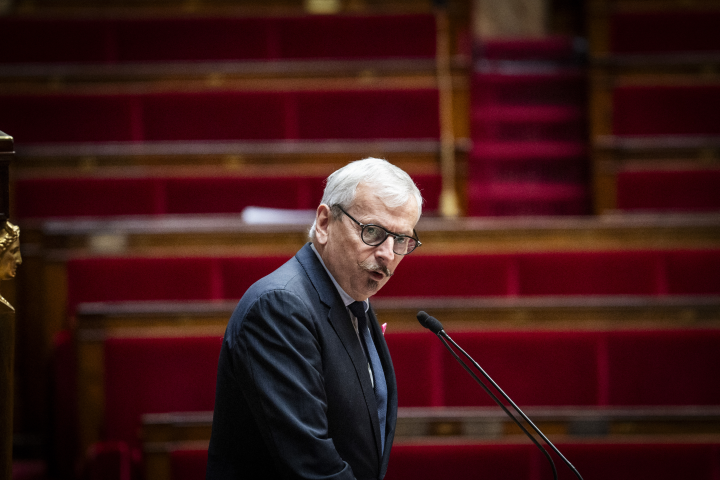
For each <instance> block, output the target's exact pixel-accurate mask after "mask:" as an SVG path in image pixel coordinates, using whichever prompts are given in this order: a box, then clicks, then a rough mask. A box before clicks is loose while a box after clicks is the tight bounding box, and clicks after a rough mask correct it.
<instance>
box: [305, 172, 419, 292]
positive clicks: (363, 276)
mask: <svg viewBox="0 0 720 480" xmlns="http://www.w3.org/2000/svg"><path fill="white" fill-rule="evenodd" d="M347 212H348V213H349V214H350V215H352V216H353V217H354V218H355V219H356V220H357V221H358V222H360V223H363V224H367V223H372V224H375V225H380V226H381V227H385V228H386V229H387V230H390V231H391V232H394V233H399V234H405V235H409V236H412V235H413V228H414V227H415V224H416V223H417V220H418V219H417V213H418V205H417V201H416V200H415V198H414V197H412V196H411V197H410V199H409V200H408V202H407V203H405V205H403V206H401V207H396V208H389V207H387V206H386V205H385V204H384V203H383V202H382V201H381V200H380V199H379V198H377V197H376V196H375V195H374V194H373V193H372V190H371V189H370V188H369V187H367V186H365V185H364V184H362V183H361V184H360V185H358V188H357V190H356V195H355V202H354V204H353V206H352V207H350V208H349V209H348V210H347ZM317 215H318V224H317V230H316V241H317V242H318V243H320V244H321V245H322V246H323V247H322V249H321V250H320V252H321V256H322V258H323V262H325V266H326V267H327V268H328V270H330V273H332V275H333V277H335V281H337V282H338V284H340V286H341V287H342V289H343V290H345V292H347V293H348V295H350V296H351V297H352V298H354V299H355V300H365V299H366V298H368V297H370V296H372V295H374V294H375V293H377V292H378V290H380V289H381V288H382V287H383V286H384V285H385V284H386V283H387V281H388V280H389V279H390V275H392V274H393V273H394V272H395V268H397V266H398V264H399V263H400V260H402V258H403V256H402V255H396V254H395V253H394V252H393V244H394V239H393V238H392V237H388V238H387V239H386V240H385V241H384V242H383V243H382V245H379V246H377V247H372V246H370V245H366V244H365V243H364V242H363V241H362V239H361V238H360V231H361V227H360V226H359V225H358V224H356V223H355V222H353V221H352V220H351V219H350V218H348V217H347V216H346V215H344V214H343V215H342V216H341V217H340V218H339V219H338V220H333V219H332V218H331V217H330V215H331V214H330V211H329V207H328V206H325V205H321V206H320V207H319V208H318V213H317ZM326 216H327V217H326Z"/></svg>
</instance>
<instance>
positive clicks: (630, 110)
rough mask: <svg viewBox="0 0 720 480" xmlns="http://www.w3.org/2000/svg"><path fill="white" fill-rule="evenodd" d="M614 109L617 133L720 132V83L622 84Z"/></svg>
mask: <svg viewBox="0 0 720 480" xmlns="http://www.w3.org/2000/svg"><path fill="white" fill-rule="evenodd" d="M612 112H613V120H612V128H613V134H615V135H634V136H635V135H636V136H642V135H720V85H707V84H706V85H702V84H701V85H622V86H618V87H616V88H615V89H614V90H613V99H612Z"/></svg>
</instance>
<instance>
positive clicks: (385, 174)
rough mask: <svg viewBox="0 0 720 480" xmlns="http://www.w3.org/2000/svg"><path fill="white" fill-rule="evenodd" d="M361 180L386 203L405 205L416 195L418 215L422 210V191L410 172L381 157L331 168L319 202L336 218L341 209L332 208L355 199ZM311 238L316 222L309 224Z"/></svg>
mask: <svg viewBox="0 0 720 480" xmlns="http://www.w3.org/2000/svg"><path fill="white" fill-rule="evenodd" d="M360 183H363V184H365V185H368V186H370V187H372V189H373V193H374V194H375V195H377V196H378V197H379V198H380V200H381V201H382V202H383V203H384V204H385V205H386V206H388V207H391V208H394V207H400V206H402V205H405V204H406V203H407V202H408V200H410V197H411V196H412V197H415V201H416V202H417V208H418V216H417V218H420V215H421V214H422V202H423V199H422V195H420V190H418V188H417V186H416V185H415V182H413V180H412V178H410V175H408V174H407V173H405V171H403V170H402V169H400V168H398V167H396V166H395V165H393V164H391V163H390V162H388V161H387V160H383V159H381V158H372V157H370V158H365V159H363V160H356V161H354V162H351V163H349V164H347V165H345V166H344V167H342V168H341V169H339V170H336V171H334V172H333V173H332V174H331V175H330V176H329V177H328V178H327V183H326V184H325V191H324V192H323V197H322V200H321V201H320V204H321V205H322V204H325V205H327V206H329V207H330V211H331V214H332V215H333V217H334V218H336V219H337V218H338V217H339V216H340V215H342V213H341V212H340V210H339V209H336V208H333V207H334V206H335V205H340V206H341V207H343V208H344V209H346V210H347V209H349V208H350V207H351V206H352V204H353V201H354V200H355V191H356V190H357V187H358V185H359V184H360ZM310 238H311V239H314V238H315V223H314V222H313V224H312V227H310Z"/></svg>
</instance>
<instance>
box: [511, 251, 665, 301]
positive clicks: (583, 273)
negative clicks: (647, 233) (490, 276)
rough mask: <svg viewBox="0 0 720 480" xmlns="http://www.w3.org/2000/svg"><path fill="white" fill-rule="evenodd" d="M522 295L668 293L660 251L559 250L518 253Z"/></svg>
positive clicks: (520, 291)
mask: <svg viewBox="0 0 720 480" xmlns="http://www.w3.org/2000/svg"><path fill="white" fill-rule="evenodd" d="M517 261H518V278H519V279H520V289H519V293H520V295H657V294H659V293H665V291H664V289H665V288H666V287H665V283H664V281H665V279H664V276H663V270H662V258H661V256H660V255H659V254H658V253H656V252H632V251H628V252H623V251H620V252H577V253H573V252H558V253H538V254H526V255H518V260H517Z"/></svg>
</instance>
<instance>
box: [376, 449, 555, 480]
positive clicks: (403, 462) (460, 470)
mask: <svg viewBox="0 0 720 480" xmlns="http://www.w3.org/2000/svg"><path fill="white" fill-rule="evenodd" d="M530 446H531V445H530ZM528 447H529V446H528V445H488V444H484V445H477V444H475V445H472V444H459V445H442V444H440V445H437V444H435V445H412V444H410V445H407V444H406V445H402V444H399V445H393V448H392V452H391V453H390V464H389V465H388V470H387V475H386V476H385V479H386V480H405V479H410V478H412V479H413V480H437V479H455V478H456V479H461V478H467V479H470V478H479V477H480V476H482V477H486V476H487V478H502V479H506V480H527V479H529V478H533V476H532V474H533V473H535V474H537V467H536V466H535V463H536V459H535V458H533V457H534V455H533V452H532V450H531V449H530V448H528ZM533 448H534V447H533ZM548 468H549V467H548Z"/></svg>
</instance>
